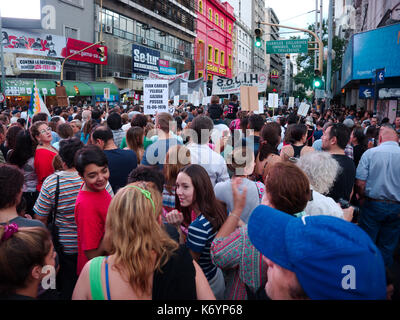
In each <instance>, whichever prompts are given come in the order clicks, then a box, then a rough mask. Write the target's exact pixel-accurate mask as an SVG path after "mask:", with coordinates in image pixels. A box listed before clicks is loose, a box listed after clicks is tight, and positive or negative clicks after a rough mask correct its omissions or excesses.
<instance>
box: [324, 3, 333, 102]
mask: <svg viewBox="0 0 400 320" xmlns="http://www.w3.org/2000/svg"><path fill="white" fill-rule="evenodd" d="M328 18H329V26H328V33H329V34H328V64H327V70H326V88H325V92H326V93H327V99H326V107H327V108H328V109H329V108H330V104H331V98H332V92H331V80H332V45H333V0H329V17H328Z"/></svg>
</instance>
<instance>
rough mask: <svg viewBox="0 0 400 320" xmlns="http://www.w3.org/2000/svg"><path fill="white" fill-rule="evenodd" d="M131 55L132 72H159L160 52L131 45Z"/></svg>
mask: <svg viewBox="0 0 400 320" xmlns="http://www.w3.org/2000/svg"><path fill="white" fill-rule="evenodd" d="M132 55H133V57H132V64H133V66H132V67H133V72H141V73H148V72H149V71H155V72H159V69H158V61H159V60H160V51H157V50H153V49H150V48H147V47H142V46H139V45H137V44H133V45H132Z"/></svg>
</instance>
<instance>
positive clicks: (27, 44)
mask: <svg viewBox="0 0 400 320" xmlns="http://www.w3.org/2000/svg"><path fill="white" fill-rule="evenodd" d="M3 37H4V39H3V42H2V43H3V46H4V52H9V53H22V54H31V55H38V56H45V57H46V56H47V57H54V58H64V57H65V53H66V47H67V39H66V38H65V37H62V36H55V35H52V34H44V33H31V32H26V31H23V30H14V29H6V28H3Z"/></svg>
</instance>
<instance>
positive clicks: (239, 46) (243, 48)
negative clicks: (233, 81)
mask: <svg viewBox="0 0 400 320" xmlns="http://www.w3.org/2000/svg"><path fill="white" fill-rule="evenodd" d="M235 30H236V37H237V38H236V43H235V47H236V48H235V49H236V58H235V60H236V65H235V69H234V73H235V75H238V74H239V73H241V72H251V71H252V68H251V67H252V59H251V55H252V50H253V37H252V33H251V31H250V29H249V28H247V27H246V25H245V24H243V23H242V21H241V20H239V19H238V17H237V18H236V21H235Z"/></svg>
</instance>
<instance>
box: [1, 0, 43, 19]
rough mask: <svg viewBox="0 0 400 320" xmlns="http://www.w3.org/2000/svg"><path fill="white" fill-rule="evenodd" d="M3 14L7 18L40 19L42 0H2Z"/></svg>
mask: <svg viewBox="0 0 400 320" xmlns="http://www.w3.org/2000/svg"><path fill="white" fill-rule="evenodd" d="M0 10H1V16H2V17H6V18H20V19H23V18H25V19H40V17H41V12H40V0H0Z"/></svg>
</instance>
